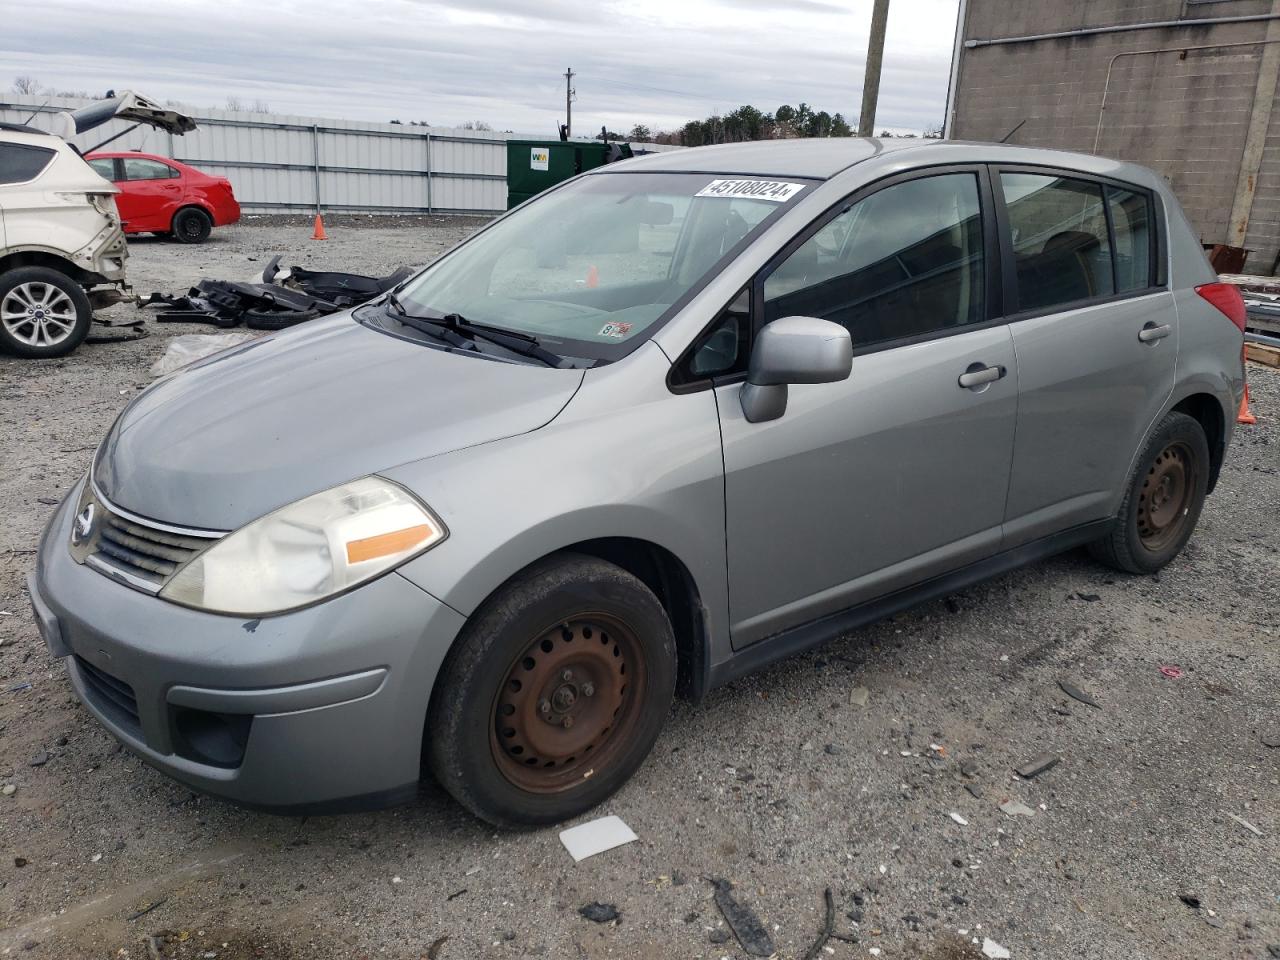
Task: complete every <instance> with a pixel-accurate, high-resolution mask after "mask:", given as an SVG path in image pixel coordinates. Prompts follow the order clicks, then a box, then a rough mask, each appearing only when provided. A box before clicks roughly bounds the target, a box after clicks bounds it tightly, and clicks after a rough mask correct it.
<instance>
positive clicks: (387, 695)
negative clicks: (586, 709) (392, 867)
mask: <svg viewBox="0 0 1280 960" xmlns="http://www.w3.org/2000/svg"><path fill="white" fill-rule="evenodd" d="M79 492H80V491H79V487H77V488H76V489H75V490H73V491H72V492H71V494H69V495H68V498H67V499H66V500H64V501H63V503H62V505H61V506H60V507H59V508H58V510H57V511H56V512H55V513H54V516H53V519H52V520H51V521H50V524H49V527H48V528H47V529H46V531H45V534H44V538H43V541H42V543H41V545H40V552H39V558H38V560H37V564H36V569H35V571H34V572H33V573H32V575H31V577H30V581H29V585H30V589H31V599H32V606H33V608H34V609H35V612H36V618H37V621H38V622H39V624H40V630H41V633H42V634H43V635H44V637H45V640H46V643H47V644H48V646H49V650H50V652H52V653H53V655H54V656H56V657H65V658H66V659H67V668H68V673H69V674H70V678H71V684H72V687H73V688H74V689H75V692H76V695H77V696H78V697H79V698H80V700H81V701H82V702H83V703H84V704H85V706H86V707H87V708H88V709H89V710H90V712H92V713H93V714H94V716H96V717H97V718H98V720H99V721H101V722H102V724H103V725H104V726H106V727H107V729H108V730H110V731H111V733H112V734H114V735H115V736H116V737H117V738H118V739H119V740H120V741H121V742H122V743H123V744H124V745H125V746H126V747H128V748H129V749H130V750H132V751H133V752H134V753H136V754H138V755H139V756H140V757H142V759H143V760H145V761H146V762H147V763H149V764H151V765H152V766H154V767H156V768H157V769H159V770H161V771H163V772H164V773H167V774H169V775H170V776H172V777H174V778H175V779H177V780H180V781H182V782H183V783H186V784H188V785H190V786H192V787H194V788H196V789H198V790H201V791H204V792H206V793H211V794H215V795H217V796H221V797H225V798H227V799H229V800H233V801H236V802H239V803H242V804H245V805H248V806H253V807H259V808H266V809H271V810H274V811H277V812H302V811H314V810H337V809H348V808H353V807H360V806H371V805H382V804H385V803H389V802H394V801H396V800H400V799H405V798H407V797H409V796H411V795H413V794H414V793H415V792H416V789H417V782H418V778H419V774H420V771H419V767H420V759H421V754H422V735H423V726H424V721H425V718H426V712H427V704H428V700H429V698H430V695H431V688H432V685H433V683H434V682H435V677H436V673H437V672H438V670H439V667H440V664H441V662H442V661H443V659H444V655H445V653H446V652H447V650H448V649H449V646H450V644H451V643H452V642H453V639H454V637H455V636H456V635H457V633H458V631H459V630H460V629H461V627H462V624H463V622H464V621H463V617H462V616H461V615H460V614H458V613H457V612H455V611H454V610H452V609H451V608H449V607H448V606H446V605H444V604H443V603H441V602H440V601H438V600H436V599H435V598H434V597H432V596H431V595H430V594H428V593H426V592H424V591H423V590H421V589H420V588H418V587H416V586H414V585H413V584H411V583H409V581H407V580H405V579H404V578H403V577H401V576H399V575H398V574H394V573H393V574H389V575H387V576H384V577H381V578H379V579H377V580H374V581H372V582H370V583H368V584H365V585H364V586H362V587H360V588H358V589H356V590H353V591H352V592H350V593H347V594H344V595H342V596H340V597H335V598H334V599H332V600H329V601H327V602H325V603H322V604H319V605H317V606H314V607H310V608H307V609H305V610H299V611H296V612H294V613H289V614H285V615H282V616H276V617H268V618H264V619H262V620H245V619H244V618H242V617H227V616H221V615H216V614H209V613H202V612H200V611H196V610H189V609H187V608H185V607H179V606H176V605H175V604H171V603H168V602H166V601H164V600H160V599H159V598H157V597H153V596H148V595H147V594H144V593H141V592H139V591H136V590H133V589H131V588H130V587H127V586H124V585H122V584H119V583H116V582H115V581H113V580H112V579H110V578H109V577H107V576H104V575H103V574H101V573H98V572H97V571H95V570H93V569H91V568H89V567H86V566H82V565H81V564H78V563H76V562H75V561H74V560H73V559H72V558H71V555H70V553H69V551H68V549H67V543H68V537H69V534H70V530H69V527H70V523H71V513H72V505H73V504H74V503H75V502H76V498H77V497H78V496H79Z"/></svg>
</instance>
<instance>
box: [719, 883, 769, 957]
mask: <svg viewBox="0 0 1280 960" xmlns="http://www.w3.org/2000/svg"><path fill="white" fill-rule="evenodd" d="M711 882H712V883H713V884H714V885H715V888H716V892H715V901H716V906H717V907H719V908H720V913H721V915H722V916H723V917H724V920H725V923H727V924H728V925H729V929H730V930H732V931H733V935H734V936H735V937H737V938H738V943H739V944H741V946H742V949H743V950H745V951H746V952H747V955H748V956H752V957H771V956H773V953H774V949H773V939H772V938H771V937H770V936H769V931H768V930H766V929H765V928H764V924H763V923H761V922H760V918H759V917H758V916H756V913H755V911H754V910H752V909H751V908H750V907H748V906H747V905H746V904H744V903H742V902H741V901H739V900H738V899H737V898H736V897H735V896H734V895H733V892H732V891H733V884H732V883H730V882H729V881H728V880H721V879H716V878H712V879H711Z"/></svg>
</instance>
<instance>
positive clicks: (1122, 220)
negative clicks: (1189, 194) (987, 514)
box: [992, 167, 1178, 547]
mask: <svg viewBox="0 0 1280 960" xmlns="http://www.w3.org/2000/svg"><path fill="white" fill-rule="evenodd" d="M992 182H993V184H994V186H995V188H996V199H997V207H996V209H997V213H998V215H999V219H1000V225H1001V243H1002V245H1003V248H1004V257H1003V259H1004V263H1005V285H1006V289H1005V297H1006V302H1007V303H1008V304H1009V305H1010V310H1011V318H1010V319H1011V323H1010V329H1011V330H1012V332H1013V343H1014V348H1015V350H1016V351H1017V355H1018V388H1019V391H1018V392H1019V400H1018V428H1017V444H1016V446H1015V448H1014V457H1013V470H1012V475H1011V478H1010V483H1009V506H1008V511H1007V515H1006V527H1005V545H1006V547H1015V546H1018V545H1019V544H1022V543H1026V542H1028V541H1030V540H1034V539H1037V538H1039V537H1042V536H1046V535H1048V534H1051V533H1054V532H1057V531H1059V530H1063V529H1066V528H1069V527H1072V526H1076V525H1078V524H1081V523H1087V522H1089V521H1092V520H1099V519H1103V518H1105V517H1107V516H1110V515H1111V514H1112V513H1113V512H1114V510H1115V509H1116V508H1117V506H1118V503H1119V499H1120V495H1121V490H1122V486H1123V484H1124V482H1125V479H1126V478H1127V475H1128V470H1129V466H1130V464H1131V462H1132V459H1133V457H1134V455H1135V453H1136V452H1137V449H1138V446H1139V444H1140V443H1141V440H1142V438H1143V436H1144V435H1145V433H1146V431H1147V429H1148V428H1149V427H1150V426H1151V424H1152V423H1153V421H1154V419H1155V417H1156V416H1158V415H1159V412H1160V410H1161V409H1162V408H1163V406H1164V403H1165V401H1166V400H1167V398H1168V397H1169V394H1170V392H1171V391H1172V389H1173V378H1174V364H1175V360H1176V358H1177V349H1178V336H1177V334H1178V321H1177V313H1176V311H1175V309H1174V305H1173V295H1172V294H1171V293H1170V292H1169V291H1168V289H1167V288H1166V286H1167V285H1166V281H1165V277H1164V275H1163V274H1164V270H1163V268H1162V266H1161V256H1160V253H1159V251H1160V250H1161V248H1162V243H1161V239H1160V234H1161V231H1160V228H1159V222H1160V221H1159V218H1158V215H1157V211H1158V206H1157V204H1156V201H1155V198H1154V197H1153V196H1152V195H1151V194H1150V193H1149V192H1147V191H1146V190H1143V189H1141V188H1139V187H1135V186H1131V185H1126V184H1121V183H1115V182H1111V181H1107V180H1103V179H1099V178H1092V177H1088V176H1086V175H1084V174H1078V173H1074V172H1067V171H1056V170H1048V169H1045V168H1037V167H1026V168H1011V167H1001V168H996V169H994V170H993V177H992Z"/></svg>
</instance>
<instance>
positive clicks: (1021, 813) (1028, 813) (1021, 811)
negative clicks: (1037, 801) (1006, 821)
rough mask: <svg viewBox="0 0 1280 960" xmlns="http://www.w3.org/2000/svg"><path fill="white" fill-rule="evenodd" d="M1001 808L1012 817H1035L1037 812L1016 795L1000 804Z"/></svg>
mask: <svg viewBox="0 0 1280 960" xmlns="http://www.w3.org/2000/svg"><path fill="white" fill-rule="evenodd" d="M1000 810H1001V812H1003V813H1006V814H1008V815H1009V816H1011V817H1034V816H1035V815H1036V812H1035V811H1034V810H1032V809H1031V808H1030V807H1028V806H1027V805H1026V804H1025V803H1023V802H1022V801H1021V800H1019V799H1017V798H1016V797H1011V798H1010V799H1008V800H1006V801H1005V802H1004V803H1002V804H1000Z"/></svg>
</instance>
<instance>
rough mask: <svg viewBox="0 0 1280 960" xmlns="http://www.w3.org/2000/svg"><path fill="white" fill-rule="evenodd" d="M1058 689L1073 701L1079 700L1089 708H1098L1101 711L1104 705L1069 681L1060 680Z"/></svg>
mask: <svg viewBox="0 0 1280 960" xmlns="http://www.w3.org/2000/svg"><path fill="white" fill-rule="evenodd" d="M1058 688H1059V689H1060V690H1061V691H1062V692H1063V693H1065V694H1066V695H1067V696H1068V697H1070V698H1071V699H1072V700H1078V701H1079V702H1080V703H1083V704H1085V705H1086V706H1089V707H1096V708H1097V709H1099V710H1101V709H1102V704H1100V703H1099V702H1098V701H1097V700H1095V699H1094V698H1093V696H1092V695H1091V694H1088V693H1085V691H1083V690H1081V689H1080V688H1079V687H1077V686H1076V685H1075V684H1074V683H1072V682H1071V681H1069V680H1059V681H1058Z"/></svg>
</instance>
